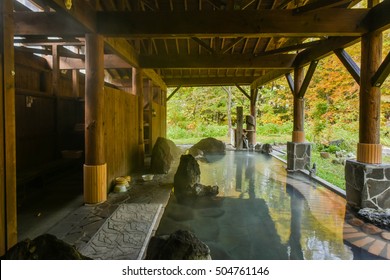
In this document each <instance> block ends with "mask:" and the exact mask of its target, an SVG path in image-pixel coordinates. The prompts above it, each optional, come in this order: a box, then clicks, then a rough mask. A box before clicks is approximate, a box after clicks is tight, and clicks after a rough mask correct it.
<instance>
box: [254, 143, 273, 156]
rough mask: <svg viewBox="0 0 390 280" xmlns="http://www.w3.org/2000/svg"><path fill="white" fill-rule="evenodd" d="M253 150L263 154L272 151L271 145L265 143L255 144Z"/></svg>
mask: <svg viewBox="0 0 390 280" xmlns="http://www.w3.org/2000/svg"><path fill="white" fill-rule="evenodd" d="M255 151H256V152H260V153H263V154H268V155H269V154H270V153H272V151H273V148H272V145H271V144H268V143H265V144H256V146H255Z"/></svg>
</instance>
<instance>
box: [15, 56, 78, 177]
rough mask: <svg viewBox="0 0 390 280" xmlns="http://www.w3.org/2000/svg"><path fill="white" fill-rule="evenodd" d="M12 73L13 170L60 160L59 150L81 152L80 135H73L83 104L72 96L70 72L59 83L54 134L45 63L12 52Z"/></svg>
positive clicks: (50, 79)
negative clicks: (14, 116) (13, 56)
mask: <svg viewBox="0 0 390 280" xmlns="http://www.w3.org/2000/svg"><path fill="white" fill-rule="evenodd" d="M15 69H16V71H15V72H16V76H15V86H16V97H15V100H16V101H15V103H16V104H15V110H16V162H17V170H18V171H23V170H26V169H28V168H29V167H32V166H34V165H39V164H43V163H47V162H50V161H53V160H55V159H57V158H60V157H61V153H60V151H61V150H83V149H84V134H83V132H80V131H75V126H76V124H79V123H84V103H83V101H82V100H81V99H79V98H77V97H74V96H72V94H73V91H72V75H71V71H67V72H66V73H63V74H62V75H61V79H60V82H59V84H60V86H59V89H60V90H59V97H58V110H59V113H58V115H59V120H58V125H59V127H58V130H57V128H56V122H55V116H56V111H55V110H56V105H55V104H56V100H55V97H54V96H53V95H52V92H51V81H52V75H51V71H50V68H49V67H48V65H47V62H46V60H45V59H43V58H41V57H38V56H34V55H32V54H29V53H21V52H16V56H15ZM84 92H85V90H84V79H83V78H80V95H81V96H84ZM57 131H58V132H59V133H60V135H59V137H58V144H57Z"/></svg>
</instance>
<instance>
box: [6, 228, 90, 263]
mask: <svg viewBox="0 0 390 280" xmlns="http://www.w3.org/2000/svg"><path fill="white" fill-rule="evenodd" d="M4 259H6V260H89V259H90V258H88V257H86V256H83V255H82V254H80V253H79V252H78V251H77V250H76V248H74V247H73V246H71V245H69V244H68V243H66V242H64V241H62V240H60V239H58V238H57V237H55V236H54V235H51V234H43V235H40V236H38V237H36V238H35V239H33V240H30V239H25V240H23V241H21V242H19V243H17V244H16V245H15V246H13V247H12V248H11V249H10V250H9V251H8V252H7V253H6V254H5V256H4Z"/></svg>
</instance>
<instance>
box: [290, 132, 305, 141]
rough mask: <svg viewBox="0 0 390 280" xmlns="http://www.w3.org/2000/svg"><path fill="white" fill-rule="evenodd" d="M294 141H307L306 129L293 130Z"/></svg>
mask: <svg viewBox="0 0 390 280" xmlns="http://www.w3.org/2000/svg"><path fill="white" fill-rule="evenodd" d="M292 142H294V143H304V142H305V132H304V131H298V130H296V131H293V134H292Z"/></svg>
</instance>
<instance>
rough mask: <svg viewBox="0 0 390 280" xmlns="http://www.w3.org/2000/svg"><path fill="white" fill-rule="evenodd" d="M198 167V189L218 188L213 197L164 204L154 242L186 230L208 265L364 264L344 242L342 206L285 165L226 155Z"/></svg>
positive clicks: (255, 155) (263, 157) (244, 155)
mask: <svg viewBox="0 0 390 280" xmlns="http://www.w3.org/2000/svg"><path fill="white" fill-rule="evenodd" d="M207 161H208V162H207V163H206V162H199V165H200V169H201V183H202V184H204V185H218V186H219V194H218V196H217V197H215V198H202V199H198V200H197V201H196V202H195V203H194V204H192V205H183V204H179V203H177V201H176V199H175V197H174V196H172V197H171V199H170V201H169V203H168V205H167V207H166V210H165V213H164V215H163V217H162V219H161V222H160V226H159V228H158V230H157V233H156V234H157V235H161V234H170V233H172V232H174V231H176V230H178V229H188V230H191V231H192V232H194V233H195V235H196V236H197V237H198V238H199V239H200V240H202V241H203V242H204V243H206V244H207V245H208V246H209V248H210V250H211V256H212V258H213V259H236V260H239V259H267V260H272V259H277V260H283V259H310V260H311V259H314V260H323V259H331V260H338V259H343V260H349V259H362V258H363V259H366V258H369V256H366V255H364V256H363V255H361V254H362V253H360V251H356V250H353V249H352V248H351V247H349V246H348V245H346V244H344V242H343V225H344V216H345V212H346V207H345V206H346V201H345V199H344V198H343V197H341V196H339V195H337V194H335V193H333V192H332V191H330V190H328V189H327V188H325V187H323V186H321V185H318V184H316V183H314V182H311V181H310V180H309V179H308V178H307V177H305V176H303V175H302V176H300V175H298V174H288V173H287V172H286V170H285V165H284V163H282V162H280V161H279V160H277V159H275V158H273V157H271V156H267V155H263V154H259V153H255V152H246V151H243V152H235V151H227V152H226V155H224V156H221V155H213V156H208V157H207Z"/></svg>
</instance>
